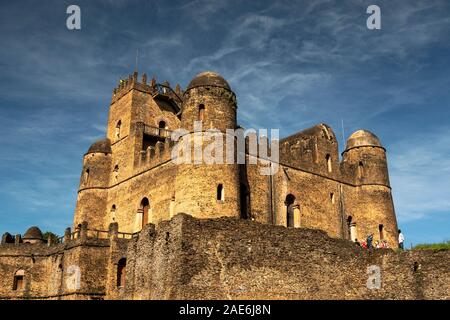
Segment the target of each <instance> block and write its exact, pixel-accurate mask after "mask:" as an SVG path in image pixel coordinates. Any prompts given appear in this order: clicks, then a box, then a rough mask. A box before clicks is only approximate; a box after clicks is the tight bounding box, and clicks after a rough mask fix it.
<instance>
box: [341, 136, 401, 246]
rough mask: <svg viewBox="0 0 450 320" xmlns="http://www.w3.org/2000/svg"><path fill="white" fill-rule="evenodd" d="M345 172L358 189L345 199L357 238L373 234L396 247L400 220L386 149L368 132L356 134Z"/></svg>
mask: <svg viewBox="0 0 450 320" xmlns="http://www.w3.org/2000/svg"><path fill="white" fill-rule="evenodd" d="M342 169H343V170H342V171H343V174H344V175H345V177H346V178H347V180H348V181H349V182H351V183H352V184H354V185H355V188H353V189H354V190H353V194H352V196H351V197H349V198H348V197H347V198H348V199H347V198H346V201H347V207H346V213H347V216H348V218H347V219H348V222H349V223H351V224H352V226H353V227H354V228H355V230H353V231H354V232H355V237H357V238H358V239H365V238H366V237H367V235H369V234H371V233H373V234H374V240H386V241H387V242H388V244H390V245H391V247H392V246H393V247H397V245H398V239H397V230H398V229H397V219H396V217H395V210H394V203H393V200H392V193H391V187H390V183H389V173H388V166H387V159H386V149H385V148H384V147H383V146H382V145H381V142H380V139H378V137H377V136H376V135H374V134H373V133H371V132H370V131H367V130H358V131H356V132H355V133H353V134H352V135H351V136H350V137H349V138H348V140H347V145H346V148H345V151H344V152H343V153H342ZM356 234H357V236H356Z"/></svg>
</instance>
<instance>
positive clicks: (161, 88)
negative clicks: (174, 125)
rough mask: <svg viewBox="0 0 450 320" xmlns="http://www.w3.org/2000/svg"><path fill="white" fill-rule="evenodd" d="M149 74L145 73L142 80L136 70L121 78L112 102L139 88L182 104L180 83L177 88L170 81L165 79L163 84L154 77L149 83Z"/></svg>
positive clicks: (179, 104) (156, 96) (178, 104)
mask: <svg viewBox="0 0 450 320" xmlns="http://www.w3.org/2000/svg"><path fill="white" fill-rule="evenodd" d="M147 81H148V78H147V74H145V73H144V74H143V75H142V77H141V80H140V81H139V80H138V73H137V72H134V73H133V74H131V75H129V76H128V77H127V78H126V79H121V80H120V81H119V84H118V86H117V87H115V88H114V90H113V94H112V98H111V104H113V103H114V102H116V101H118V100H119V99H120V98H122V97H123V96H124V95H126V94H127V93H128V92H130V91H131V90H138V91H141V92H146V93H148V94H150V95H152V96H153V97H154V98H165V99H168V100H171V101H173V102H174V103H175V104H176V105H177V106H181V103H182V96H183V94H184V92H183V90H182V89H181V87H180V85H179V84H177V85H176V87H175V90H173V89H172V88H171V87H170V83H169V82H168V81H164V82H163V83H162V84H160V83H158V82H157V81H156V78H155V77H153V78H152V79H151V80H150V82H149V83H147Z"/></svg>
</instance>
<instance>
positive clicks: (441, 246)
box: [413, 240, 450, 250]
mask: <svg viewBox="0 0 450 320" xmlns="http://www.w3.org/2000/svg"><path fill="white" fill-rule="evenodd" d="M415 249H422V250H423V249H428V250H450V240H449V241H444V242H441V243H421V244H418V245H416V246H414V247H413V250H415Z"/></svg>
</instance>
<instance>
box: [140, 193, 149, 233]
mask: <svg viewBox="0 0 450 320" xmlns="http://www.w3.org/2000/svg"><path fill="white" fill-rule="evenodd" d="M140 209H141V210H142V224H141V226H142V228H143V227H144V226H145V225H146V224H148V222H149V221H148V216H149V210H150V201H148V199H147V198H144V199H142V201H141V207H140Z"/></svg>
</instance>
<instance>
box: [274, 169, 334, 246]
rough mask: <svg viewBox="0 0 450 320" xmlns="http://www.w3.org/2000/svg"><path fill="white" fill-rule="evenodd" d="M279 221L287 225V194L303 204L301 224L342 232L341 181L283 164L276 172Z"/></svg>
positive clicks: (300, 208) (304, 226)
mask: <svg viewBox="0 0 450 320" xmlns="http://www.w3.org/2000/svg"><path fill="white" fill-rule="evenodd" d="M273 179H274V181H275V182H274V185H275V186H274V189H275V196H274V198H275V203H276V213H275V215H276V223H275V224H276V225H281V226H287V209H288V208H287V206H286V204H285V201H286V197H287V195H289V194H290V195H293V196H294V197H295V205H298V206H299V211H300V225H299V226H300V227H303V228H314V229H320V230H324V231H325V232H327V233H328V235H329V236H331V237H335V238H338V237H340V236H341V225H342V214H341V211H340V185H341V184H340V183H339V182H338V181H335V180H332V179H327V178H324V177H322V176H318V175H316V174H311V173H309V172H304V171H301V170H298V169H295V168H288V167H285V166H281V167H280V169H279V170H278V173H277V174H276V175H275V176H274V178H273Z"/></svg>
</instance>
